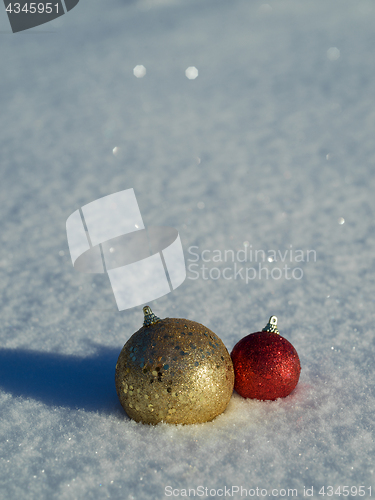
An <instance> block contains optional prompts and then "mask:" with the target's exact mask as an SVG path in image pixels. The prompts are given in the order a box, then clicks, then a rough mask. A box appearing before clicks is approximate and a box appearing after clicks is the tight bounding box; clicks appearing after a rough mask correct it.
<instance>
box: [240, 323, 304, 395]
mask: <svg viewBox="0 0 375 500" xmlns="http://www.w3.org/2000/svg"><path fill="white" fill-rule="evenodd" d="M231 357H232V361H233V367H234V376H235V379H234V389H235V390H236V391H237V392H238V394H240V395H241V396H242V397H244V398H253V399H261V400H266V399H269V400H275V399H277V398H285V397H286V396H288V394H290V393H291V392H292V391H293V389H294V388H295V387H296V385H297V383H298V379H299V375H300V372H301V365H300V361H299V357H298V354H297V351H296V350H295V348H294V347H293V346H292V344H291V343H290V342H288V340H286V339H284V337H282V336H281V335H279V332H278V330H277V318H276V316H271V317H270V320H269V323H268V324H267V326H266V327H265V328H264V329H263V331H261V332H256V333H251V334H250V335H247V336H246V337H244V338H243V339H241V340H240V341H239V342H238V343H237V344H236V345H235V346H234V348H233V351H232V353H231Z"/></svg>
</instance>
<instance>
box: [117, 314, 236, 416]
mask: <svg viewBox="0 0 375 500" xmlns="http://www.w3.org/2000/svg"><path fill="white" fill-rule="evenodd" d="M143 311H144V314H145V319H144V324H143V327H142V328H141V329H140V330H138V332H136V333H134V335H132V336H131V337H130V339H129V340H128V341H127V342H126V344H125V345H124V347H123V349H122V351H121V353H120V356H119V358H118V361H117V365H116V390H117V394H118V397H119V399H120V403H121V405H122V406H123V408H124V410H125V411H126V413H127V414H128V415H129V417H130V418H132V419H134V420H135V421H136V422H142V423H144V424H157V423H159V422H162V421H163V422H167V423H171V424H197V423H202V422H208V421H210V420H212V419H213V418H215V417H216V416H217V415H220V413H222V412H223V411H224V410H225V408H226V407H227V405H228V403H229V400H230V398H231V395H232V392H233V386H234V370H233V364H232V360H231V357H230V355H229V353H228V351H227V349H226V347H225V345H224V344H223V342H222V341H221V340H220V339H219V337H218V336H217V335H215V333H213V332H212V331H211V330H209V329H208V328H206V327H205V326H203V325H201V324H200V323H196V322H195V321H189V320H187V319H176V318H165V319H162V320H161V319H159V318H158V317H156V316H155V315H154V314H153V312H152V311H151V309H150V307H148V306H146V307H144V308H143Z"/></svg>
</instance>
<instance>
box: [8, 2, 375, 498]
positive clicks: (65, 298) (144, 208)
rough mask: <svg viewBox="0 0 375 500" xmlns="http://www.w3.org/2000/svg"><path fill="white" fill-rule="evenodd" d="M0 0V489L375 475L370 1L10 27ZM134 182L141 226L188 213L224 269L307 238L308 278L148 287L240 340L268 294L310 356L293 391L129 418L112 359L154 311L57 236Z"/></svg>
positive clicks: (177, 10) (84, 16)
mask: <svg viewBox="0 0 375 500" xmlns="http://www.w3.org/2000/svg"><path fill="white" fill-rule="evenodd" d="M0 11H1V12H0V61H1V78H0V82H1V93H0V99H1V103H0V129H1V134H0V168H1V174H2V177H1V183H0V194H1V214H0V216H1V233H0V235H1V259H0V266H1V267H0V269H1V279H0V288H1V293H2V301H1V324H0V339H1V349H0V358H1V362H0V374H1V375H0V385H1V393H0V400H1V414H0V415H1V420H0V434H1V438H0V443H1V444H0V446H1V468H0V476H1V480H0V497H1V498H4V499H24V498H27V499H76V498H77V499H101V498H113V499H124V500H126V499H129V500H130V499H140V500H142V499H145V500H147V499H162V498H168V497H167V496H166V495H165V493H167V492H168V491H169V490H165V487H166V486H171V487H173V488H175V489H177V490H178V491H175V494H176V495H177V494H179V497H181V493H183V491H181V490H182V489H184V488H186V489H188V488H197V487H198V486H203V487H207V488H209V489H210V488H212V489H215V490H220V488H224V487H225V486H226V487H227V488H232V485H234V486H239V487H240V486H242V487H243V488H246V489H247V490H249V489H251V488H254V489H255V488H257V487H258V488H259V490H258V493H257V492H256V491H254V493H255V496H257V495H258V496H260V495H261V493H260V489H261V488H263V489H267V493H266V495H267V496H269V495H271V490H272V489H281V491H280V492H279V493H277V492H274V495H275V496H274V497H275V498H282V497H287V489H288V488H296V489H297V490H298V497H300V498H301V497H303V496H304V491H303V489H304V487H306V488H311V487H314V492H313V494H314V498H327V495H326V496H325V497H323V496H322V495H319V494H318V491H319V489H320V487H321V486H325V487H326V488H327V486H329V485H331V486H333V487H335V488H336V487H337V486H339V485H341V486H344V485H348V486H349V487H350V486H357V487H359V486H361V485H363V486H365V488H366V490H365V492H366V494H365V496H362V498H370V493H369V489H368V488H369V487H372V488H373V491H372V496H373V495H374V494H375V491H374V487H375V484H374V474H373V472H374V441H373V431H374V413H375V378H374V347H375V342H374V317H375V314H374V301H375V293H374V292H375V275H374V271H375V259H374V249H375V233H374V230H375V217H374V211H375V200H374V194H373V193H374V191H375V176H374V172H375V148H374V144H375V139H374V138H375V135H374V133H375V60H374V46H375V31H374V25H375V4H374V2H373V1H372V0H358V1H356V2H348V1H346V0H340V1H338V0H328V1H327V0H325V1H323V0H314V1H312V0H304V1H297V0H279V1H277V2H276V1H273V2H271V3H269V4H262V3H261V2H257V1H252V0H230V1H229V0H226V1H224V0H204V1H203V0H140V1H133V2H131V1H124V0H111V1H108V0H106V1H104V0H102V1H99V0H81V1H80V2H79V4H78V5H77V7H75V8H74V9H73V10H72V11H71V12H69V13H68V14H66V15H64V16H63V17H61V18H59V19H58V20H56V21H53V22H51V23H48V24H46V25H43V26H39V27H36V28H34V29H32V30H30V31H26V32H21V33H18V34H12V33H11V30H10V26H9V22H8V20H7V18H6V16H5V11H4V10H2V9H0ZM136 66H144V68H146V74H145V75H144V76H143V77H142V78H137V77H136V76H135V75H134V73H133V69H134V68H135V67H136ZM191 67H195V68H197V70H198V73H199V75H198V77H197V78H195V79H188V78H187V77H186V75H185V71H186V69H187V68H191ZM114 148H117V149H116V150H115V154H114V153H113V149H114ZM127 188H134V190H135V193H136V196H137V199H138V203H139V206H140V209H141V212H142V215H143V220H144V222H145V224H146V225H166V226H172V227H176V228H177V229H178V230H179V232H180V235H181V239H182V243H183V246H184V250H185V258H186V262H187V266H189V265H191V264H192V263H193V262H192V261H191V260H188V259H194V258H195V257H194V256H193V255H192V254H191V253H190V252H189V247H191V246H197V247H198V248H199V250H197V249H196V248H195V249H194V252H199V255H201V252H202V251H204V250H209V251H210V252H211V253H209V252H207V253H206V254H204V255H205V256H206V257H207V256H211V261H210V262H208V263H204V262H203V261H202V260H201V259H200V260H199V262H198V263H199V265H200V266H201V265H202V264H205V265H206V266H207V268H208V270H211V274H212V276H213V277H216V276H217V273H218V272H221V271H222V270H223V269H224V268H225V267H226V266H229V267H230V270H231V271H230V272H232V270H233V266H234V263H232V262H229V263H228V262H227V263H216V262H214V261H212V257H213V251H214V250H221V251H224V250H234V251H237V250H239V249H243V248H244V246H243V243H244V242H248V243H246V244H248V245H249V246H248V247H246V248H247V250H250V248H252V249H253V250H255V249H263V250H264V251H265V252H267V251H268V250H272V249H274V250H276V251H277V250H280V252H281V253H282V255H283V254H284V252H285V251H286V250H290V249H291V247H290V245H292V249H293V251H294V250H296V249H300V250H302V251H303V256H304V258H305V262H296V261H295V260H293V259H292V260H293V262H290V260H287V261H286V262H287V265H288V266H289V267H291V268H295V267H300V268H301V269H302V271H303V276H302V278H301V279H295V278H291V279H287V278H286V277H285V276H283V277H282V278H280V279H272V278H271V277H270V276H269V279H266V272H265V271H263V274H262V276H261V279H259V277H256V278H255V279H253V280H250V281H249V282H248V283H246V282H245V279H244V278H241V277H240V276H237V279H231V280H230V279H224V278H223V276H221V277H220V278H219V279H211V278H210V277H209V279H203V275H201V274H200V275H199V279H192V278H193V277H194V276H196V275H195V274H194V273H193V272H191V271H188V277H187V279H186V281H185V283H184V284H183V285H182V286H180V287H179V288H178V289H177V290H176V291H175V292H173V293H171V294H169V295H166V296H165V297H163V298H161V299H158V300H156V301H154V302H152V303H151V304H150V305H151V307H152V308H153V310H154V312H155V313H156V314H157V315H158V316H160V317H166V316H170V317H181V318H189V319H191V320H195V321H198V322H200V323H203V324H205V325H206V326H207V327H209V328H211V329H212V330H213V331H214V332H215V333H217V334H218V335H219V336H220V337H221V338H222V340H223V341H224V343H225V344H226V346H227V348H228V350H231V349H232V347H233V346H234V345H235V343H236V342H237V341H238V340H239V339H240V338H241V337H243V336H244V335H246V334H248V333H250V332H253V331H257V330H259V329H261V328H262V327H263V326H264V325H265V324H266V322H267V321H268V318H269V316H270V315H271V314H275V315H277V316H278V318H279V329H280V333H281V334H282V335H283V336H285V337H286V338H287V339H288V340H289V341H290V342H292V344H293V345H294V346H295V348H296V349H297V351H298V353H299V356H300V359H301V365H302V372H301V378H300V382H299V384H298V386H297V388H296V390H295V391H294V392H293V393H292V395H290V396H289V397H287V398H285V399H282V400H277V401H275V402H259V401H252V400H244V399H242V398H241V397H239V396H238V395H233V398H232V400H231V402H230V404H229V406H228V408H227V410H226V411H225V413H224V414H222V415H221V416H219V417H218V418H217V419H216V420H215V421H213V422H210V423H207V424H202V425H195V426H183V427H182V426H169V425H167V424H160V425H158V426H155V427H152V426H144V425H142V424H136V423H135V422H133V421H130V420H129V419H128V418H127V416H126V415H125V413H124V411H123V410H122V408H121V406H120V404H119V402H118V400H117V396H116V392H115V386H114V368H115V364H116V360H117V356H118V354H119V352H120V350H121V348H122V346H123V344H124V343H125V342H126V340H127V339H128V338H129V337H130V335H131V334H132V333H133V332H135V331H136V330H138V329H139V328H140V326H141V324H142V308H141V306H140V307H136V308H134V309H131V310H128V311H123V312H121V313H120V312H118V311H117V310H116V307H115V305H114V299H113V295H111V293H108V287H107V288H106V286H107V285H108V283H106V282H105V279H106V277H103V276H100V275H84V274H79V273H77V272H75V271H74V269H73V267H72V265H71V260H70V257H69V250H68V245H67V240H66V234H65V221H66V219H67V218H68V216H69V215H70V214H71V213H73V212H74V211H75V210H76V209H77V208H79V207H80V206H82V205H84V204H86V203H89V202H90V201H93V200H95V199H97V198H99V197H101V196H105V195H108V194H111V193H114V192H117V191H120V190H122V189H127ZM250 245H252V247H250ZM307 250H315V251H316V261H315V259H313V258H310V260H309V262H307V261H306V251H307ZM228 255H229V253H228ZM267 255H268V254H267ZM236 264H238V265H242V266H245V267H246V266H247V267H250V266H255V267H257V266H258V264H259V262H258V263H254V262H253V263H245V264H241V263H239V262H236ZM262 265H263V266H264V267H266V268H267V269H268V271H269V272H271V271H272V269H273V268H276V267H284V265H286V264H285V263H282V262H280V260H277V261H276V262H268V261H266V262H265V263H262ZM214 267H218V268H219V271H216V270H215V271H212V269H213V268H214ZM193 269H196V268H193ZM205 272H206V273H207V272H209V271H205ZM227 273H229V271H227ZM274 275H276V277H277V276H278V273H277V272H276V273H275V274H274ZM227 276H228V274H227ZM298 276H299V275H298ZM206 277H207V274H206ZM289 278H290V275H289ZM105 290H106V291H105ZM282 489H285V491H283V490H282ZM230 491H231V490H230ZM327 491H329V490H327V489H326V492H327ZM353 492H355V490H353ZM207 493H208V495H210V491H209V490H208V491H207ZM220 493H221V492H220V491H216V493H215V492H214V491H212V492H211V494H212V495H211V497H217V498H219V495H220ZM250 493H251V494H252V492H250ZM263 493H264V492H263ZM192 494H193V492H191V495H192ZM291 494H292V493H290V496H291ZM283 495H284V496H283ZM290 496H289V497H290ZM205 497H206V496H205V494H204V496H203V497H201V498H205ZM227 497H228V495H227ZM234 497H235V498H240V497H241V496H240V492H239V493H238V494H235V495H234ZM243 497H244V493H243ZM333 497H334V498H338V495H333ZM306 498H307V497H306ZM349 498H358V495H357V496H355V495H350V496H349Z"/></svg>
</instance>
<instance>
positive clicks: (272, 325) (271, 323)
mask: <svg viewBox="0 0 375 500" xmlns="http://www.w3.org/2000/svg"><path fill="white" fill-rule="evenodd" d="M262 332H272V333H277V334H278V335H280V332H279V330H278V329H277V317H276V316H271V317H270V319H269V320H268V323H267V324H266V326H265V327H264V328H263V330H262Z"/></svg>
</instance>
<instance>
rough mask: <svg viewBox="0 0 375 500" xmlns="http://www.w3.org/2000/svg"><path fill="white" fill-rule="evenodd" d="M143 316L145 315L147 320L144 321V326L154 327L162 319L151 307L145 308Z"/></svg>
mask: <svg viewBox="0 0 375 500" xmlns="http://www.w3.org/2000/svg"><path fill="white" fill-rule="evenodd" d="M143 314H144V315H145V319H144V321H143V326H150V325H154V324H155V323H157V322H158V321H160V318H158V317H157V316H156V315H155V314H154V313H153V312H152V311H151V307H150V306H145V307H144V308H143Z"/></svg>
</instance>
